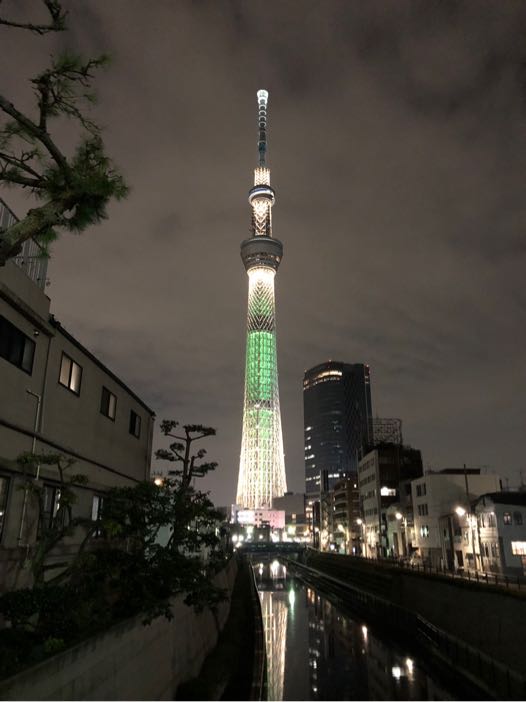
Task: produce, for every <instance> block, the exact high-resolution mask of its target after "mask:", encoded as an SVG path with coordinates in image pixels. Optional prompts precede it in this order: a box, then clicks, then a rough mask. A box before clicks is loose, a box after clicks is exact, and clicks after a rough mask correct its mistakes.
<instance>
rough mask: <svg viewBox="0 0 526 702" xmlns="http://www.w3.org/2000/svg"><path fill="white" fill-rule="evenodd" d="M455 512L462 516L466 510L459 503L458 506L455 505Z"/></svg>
mask: <svg viewBox="0 0 526 702" xmlns="http://www.w3.org/2000/svg"><path fill="white" fill-rule="evenodd" d="M455 512H456V513H457V514H458V516H459V517H463V516H464V515H465V514H466V510H465V509H464V507H461V506H460V505H459V506H458V507H455Z"/></svg>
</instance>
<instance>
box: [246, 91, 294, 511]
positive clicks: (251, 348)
mask: <svg viewBox="0 0 526 702" xmlns="http://www.w3.org/2000/svg"><path fill="white" fill-rule="evenodd" d="M257 99H258V127H259V141H258V151H259V163H258V166H257V167H256V168H255V170H254V187H253V188H252V189H251V190H250V192H249V195H248V201H249V203H250V205H251V207H252V224H251V234H252V236H251V237H250V238H249V239H245V241H243V242H242V244H241V258H242V259H243V263H244V265H245V269H246V271H247V273H248V315H247V346H246V366H245V397H244V406H243V436H242V440H241V457H240V462H239V477H238V484H237V497H236V502H237V503H238V504H239V505H242V506H243V507H245V508H247V509H259V508H267V509H270V507H271V505H272V498H273V497H279V496H281V495H283V494H284V493H285V492H286V491H287V483H286V477H285V459H284V455H283V437H282V433H281V413H280V408H279V390H278V364H277V353H276V305H275V299H274V277H275V275H276V272H277V270H278V267H279V264H280V262H281V258H282V256H283V245H282V243H281V241H279V240H278V239H275V238H274V237H273V236H272V217H271V214H272V206H273V205H274V201H275V192H274V190H273V189H272V188H271V187H270V169H269V168H268V166H267V163H266V153H267V102H268V92H267V91H266V90H259V91H258V94H257Z"/></svg>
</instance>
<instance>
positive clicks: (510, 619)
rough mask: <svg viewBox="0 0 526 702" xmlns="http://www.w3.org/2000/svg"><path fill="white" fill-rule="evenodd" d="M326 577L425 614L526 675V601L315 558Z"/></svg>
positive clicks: (488, 588)
mask: <svg viewBox="0 0 526 702" xmlns="http://www.w3.org/2000/svg"><path fill="white" fill-rule="evenodd" d="M307 561H308V563H309V565H312V566H313V567H315V568H318V569H319V570H322V571H324V572H326V573H329V574H333V575H335V576H337V577H344V578H346V579H347V580H348V582H349V583H351V584H353V585H355V586H356V587H360V588H362V589H363V590H364V591H366V592H370V593H372V594H376V595H378V596H379V597H383V598H385V599H387V600H389V601H391V602H393V603H394V604H397V605H400V606H401V607H404V608H405V609H408V610H411V611H413V612H416V613H418V614H420V615H421V616H422V617H424V618H425V619H426V620H427V621H429V622H431V623H432V624H434V625H435V626H436V627H439V628H440V629H442V630H444V631H446V632H448V633H449V634H451V635H452V636H455V637H456V638H458V639H461V640H463V641H465V642H466V643H468V644H470V645H471V646H474V647H475V648H478V649H480V650H481V651H483V652H484V653H486V654H488V655H489V656H491V657H492V658H494V659H495V660H496V661H500V662H501V663H503V664H505V665H507V666H509V667H510V668H512V669H513V670H516V671H517V672H519V673H522V674H524V672H525V671H526V596H524V593H522V592H514V591H512V590H510V591H506V590H504V589H502V588H498V587H494V586H492V585H485V584H478V583H475V582H473V581H472V582H469V581H467V580H451V579H450V578H446V577H440V576H435V575H430V574H424V573H420V572H412V571H407V570H401V569H400V568H397V567H388V566H385V565H380V564H375V563H374V562H371V561H366V560H365V559H361V558H355V557H353V556H340V555H333V554H324V553H316V554H314V553H311V554H309V557H308V559H307Z"/></svg>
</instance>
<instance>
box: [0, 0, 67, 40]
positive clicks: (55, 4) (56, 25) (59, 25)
mask: <svg viewBox="0 0 526 702" xmlns="http://www.w3.org/2000/svg"><path fill="white" fill-rule="evenodd" d="M42 2H43V4H44V5H45V6H46V8H47V9H48V12H49V15H50V23H49V24H34V23H33V22H13V21H12V20H8V19H5V18H2V17H0V25H4V26H6V27H15V28H17V29H27V30H29V31H30V32H34V33H35V34H40V35H42V34H47V33H48V32H62V31H63V30H64V29H65V28H66V25H65V20H66V15H67V12H66V11H65V10H63V9H62V6H61V4H60V2H59V0H42Z"/></svg>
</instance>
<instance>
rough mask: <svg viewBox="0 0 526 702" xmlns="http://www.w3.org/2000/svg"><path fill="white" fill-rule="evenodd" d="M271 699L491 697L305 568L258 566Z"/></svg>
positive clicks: (450, 698)
mask: <svg viewBox="0 0 526 702" xmlns="http://www.w3.org/2000/svg"><path fill="white" fill-rule="evenodd" d="M254 571H255V575H256V582H257V585H258V590H259V595H260V598H261V604H262V612H263V621H264V628H265V640H266V649H267V661H268V664H267V670H268V674H267V682H268V697H267V699H268V700H299V699H301V700H326V699H331V700H369V699H370V700H436V699H440V700H468V699H469V700H471V699H492V696H490V695H488V694H485V692H484V691H483V690H480V688H478V687H477V686H475V685H474V684H473V683H472V682H471V681H470V680H467V679H466V678H465V677H463V676H460V675H458V673H457V671H456V670H455V669H452V668H451V667H450V666H447V665H443V664H442V662H441V661H440V660H436V659H435V658H432V657H430V656H428V655H427V652H426V651H425V650H423V649H422V648H421V647H419V646H418V645H415V641H412V642H411V643H412V645H409V642H408V641H405V640H404V638H403V636H402V632H401V631H400V630H399V629H397V628H396V627H392V626H391V627H390V626H388V625H387V622H385V621H382V622H380V621H376V620H375V619H374V617H373V618H370V617H368V614H369V613H364V614H361V613H357V612H356V611H354V610H353V609H351V608H349V607H346V606H345V603H344V602H343V600H342V599H340V600H339V599H338V596H337V595H335V594H334V591H333V592H330V593H329V592H325V591H324V589H323V588H322V587H321V585H320V583H319V582H317V583H314V582H311V581H308V579H307V578H308V574H307V572H306V569H303V573H302V574H301V575H300V574H299V571H300V569H298V568H296V567H294V565H293V564H288V565H287V564H283V563H279V562H278V561H272V560H270V561H269V562H265V561H261V562H260V563H254Z"/></svg>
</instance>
